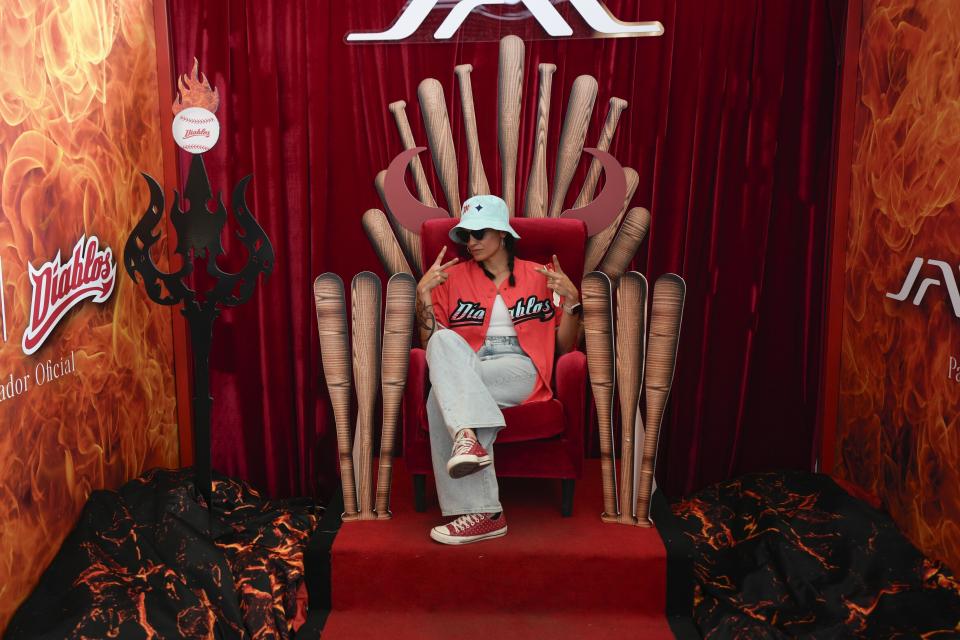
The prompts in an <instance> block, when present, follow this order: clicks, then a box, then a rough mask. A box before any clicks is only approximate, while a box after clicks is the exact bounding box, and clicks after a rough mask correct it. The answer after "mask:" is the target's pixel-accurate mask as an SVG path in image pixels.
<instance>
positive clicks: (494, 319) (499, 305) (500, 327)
mask: <svg viewBox="0 0 960 640" xmlns="http://www.w3.org/2000/svg"><path fill="white" fill-rule="evenodd" d="M487 335H488V336H514V337H515V336H516V335H517V330H516V329H514V328H513V318H511V317H510V312H509V311H508V310H507V304H506V303H505V302H504V301H503V298H502V297H501V296H500V294H497V299H496V300H494V301H493V310H492V311H491V312H490V326H489V327H488V328H487Z"/></svg>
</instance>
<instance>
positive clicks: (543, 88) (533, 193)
mask: <svg viewBox="0 0 960 640" xmlns="http://www.w3.org/2000/svg"><path fill="white" fill-rule="evenodd" d="M539 69H540V98H539V100H538V101H537V137H536V140H534V143H533V159H532V160H531V161H530V178H529V179H528V180H527V196H526V203H525V205H524V215H526V217H528V218H543V217H546V215H547V198H548V197H549V194H548V188H549V187H548V185H547V133H548V131H549V128H550V98H551V91H552V89H553V74H554V73H555V72H556V70H557V65H555V64H541V65H540V66H539Z"/></svg>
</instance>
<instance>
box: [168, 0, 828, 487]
mask: <svg viewBox="0 0 960 640" xmlns="http://www.w3.org/2000/svg"><path fill="white" fill-rule="evenodd" d="M834 4H836V3H828V2H827V1H826V0H823V1H814V2H811V1H810V0H783V1H781V2H764V1H763V0H752V1H751V0H736V1H733V0H731V1H727V2H720V1H714V2H699V1H694V0H689V1H684V0H639V1H637V0H632V1H628V0H607V1H606V5H607V6H608V7H609V8H610V10H611V11H612V12H613V14H614V15H616V16H617V17H619V18H620V19H622V20H624V21H641V20H660V21H661V22H662V23H663V25H664V27H665V29H666V33H665V35H664V36H663V37H661V38H642V39H631V38H621V39H608V40H572V41H558V40H544V41H533V42H528V43H527V49H526V52H527V55H526V65H525V69H526V71H525V73H526V78H525V85H524V86H525V94H524V97H523V108H524V111H523V121H522V127H521V145H520V148H521V156H520V163H519V167H520V171H519V177H518V182H517V184H518V185H525V184H526V176H527V170H528V166H529V161H530V156H531V150H532V140H533V134H534V123H535V117H536V115H535V113H536V109H535V107H534V105H535V101H536V68H537V64H538V63H539V62H553V63H556V64H557V65H558V70H557V74H556V76H555V78H554V94H553V107H552V111H551V123H550V132H551V135H550V138H551V145H550V147H549V151H548V152H549V156H548V157H549V158H553V154H554V152H555V150H556V143H557V139H558V137H559V132H560V127H561V117H562V114H563V112H564V111H565V110H566V101H567V96H568V95H569V90H570V86H571V84H572V82H573V80H574V78H575V77H576V76H578V75H580V74H585V73H587V74H591V75H594V76H595V77H596V78H597V79H598V81H599V85H600V92H599V97H598V101H597V109H596V111H595V113H594V116H593V121H592V123H591V128H590V133H589V134H588V139H587V143H588V144H593V143H594V142H595V141H596V139H597V136H598V133H599V130H600V127H601V126H602V122H603V118H604V116H605V112H606V102H607V100H608V99H609V98H610V97H613V96H617V97H621V98H624V99H626V100H627V101H629V103H630V106H629V108H628V109H627V111H626V112H625V113H624V115H623V117H622V119H621V121H620V127H619V130H618V132H617V135H616V138H615V140H614V144H613V146H612V152H613V153H614V154H615V155H616V157H617V158H618V159H619V160H620V162H621V163H622V164H623V165H624V166H630V167H633V168H635V169H636V170H637V171H638V173H639V175H640V186H639V188H638V189H637V194H636V196H635V198H634V200H633V203H634V205H642V206H645V207H647V208H649V209H650V211H651V213H652V216H653V223H652V226H651V229H650V234H649V236H648V238H647V240H646V241H645V243H644V245H643V246H642V247H641V250H640V253H639V254H638V257H637V261H636V264H635V268H636V269H638V270H640V271H641V272H643V273H645V274H646V275H647V277H648V279H649V280H650V281H651V283H652V282H653V281H654V280H655V279H656V278H657V277H658V276H660V275H661V274H663V273H665V272H669V271H672V272H676V273H679V274H681V275H682V276H683V277H684V278H685V279H686V281H687V284H688V297H687V306H686V310H685V314H684V322H683V331H682V336H681V342H680V352H679V359H678V363H677V369H676V378H675V381H674V385H673V392H672V394H671V398H670V407H669V409H668V413H667V416H666V421H665V424H664V429H663V435H662V438H661V443H660V446H661V450H660V456H659V464H658V469H657V475H658V479H659V483H660V485H661V486H663V487H664V488H665V489H666V490H667V491H668V492H669V493H670V494H672V495H678V494H681V493H686V492H689V491H691V490H693V489H696V488H698V487H701V486H703V485H705V484H708V483H710V482H713V481H717V480H720V479H723V478H727V477H730V476H732V475H737V474H740V473H743V472H746V471H751V470H761V469H771V468H808V467H809V464H810V459H811V451H812V450H813V438H814V421H815V418H816V408H817V402H818V393H817V392H818V386H819V379H820V371H819V367H820V341H821V331H822V326H823V322H822V315H823V309H822V307H823V301H824V291H823V276H824V262H825V259H826V255H827V254H826V251H825V239H826V237H827V233H828V222H829V221H828V206H827V204H828V202H827V194H828V191H829V171H830V149H831V128H832V119H833V118H832V111H833V92H834V77H835V66H836V57H837V46H838V43H837V42H836V36H835V35H834V29H835V28H839V24H837V21H836V15H834V16H833V17H831V11H832V12H833V14H836V13H837V12H836V7H831V6H828V5H834ZM403 5H404V1H403V0H380V1H378V2H369V1H367V0H341V1H339V2H330V1H329V0H236V1H231V2H193V1H189V2H188V1H187V0H171V1H170V15H171V20H172V33H173V44H174V47H173V50H174V55H175V68H176V71H177V73H185V72H188V71H189V70H190V68H191V67H192V61H193V58H194V56H196V57H197V58H198V59H199V61H200V68H201V70H203V71H205V72H206V73H207V74H208V75H209V77H210V79H211V82H212V83H213V84H214V86H216V87H217V88H219V90H220V92H221V95H222V103H221V106H220V110H219V114H218V115H219V116H220V119H221V123H222V127H223V130H222V133H221V141H220V143H219V145H218V146H217V147H216V148H215V149H214V150H212V151H211V152H209V153H207V154H206V160H207V166H208V169H209V172H210V177H211V181H212V183H213V186H214V188H215V189H222V190H224V191H225V192H226V193H227V194H229V190H230V189H232V187H233V185H234V184H235V183H236V181H237V180H239V179H240V178H241V177H242V176H244V175H246V174H247V173H253V174H254V180H253V183H252V187H251V194H250V195H251V197H250V198H249V202H250V203H251V205H252V209H253V211H254V214H255V215H256V216H257V217H258V219H259V220H260V221H261V222H262V223H263V225H264V228H265V229H266V231H267V233H268V234H269V236H270V238H271V239H272V241H273V244H274V246H275V249H276V251H277V256H278V263H277V266H276V270H275V272H274V275H273V276H272V277H271V279H270V280H269V281H268V282H266V283H265V284H262V285H261V286H260V288H259V290H258V292H257V294H256V296H255V297H254V298H253V300H252V301H251V302H250V303H249V304H248V305H247V306H246V307H243V308H239V309H235V310H231V311H227V312H225V313H224V314H223V315H222V317H221V319H220V321H219V324H218V326H217V329H216V336H215V346H214V353H213V356H212V370H213V390H214V391H213V392H214V396H215V408H214V425H213V433H214V441H213V448H214V466H215V467H216V468H217V469H219V470H221V471H223V472H226V473H228V474H232V475H235V476H239V477H241V478H245V479H247V480H250V481H252V482H253V483H254V484H256V485H258V486H260V487H262V488H263V489H265V490H266V491H268V492H269V493H270V494H273V495H288V494H311V493H316V492H318V491H319V492H321V493H322V492H324V491H325V490H329V489H330V488H331V487H332V486H333V484H334V482H335V474H336V467H335V464H336V463H335V455H334V452H335V440H334V438H333V431H334V430H333V424H332V418H331V416H330V413H329V407H328V400H327V397H326V393H325V390H324V386H323V380H322V370H321V366H320V359H319V356H320V354H319V347H318V340H317V335H316V320H315V316H314V310H313V303H312V296H311V284H312V281H313V279H314V278H315V277H316V276H317V275H319V274H320V273H323V272H325V271H333V272H336V273H338V274H339V275H340V276H341V277H342V278H343V279H344V282H345V283H347V286H348V287H349V282H350V278H352V277H353V275H354V274H356V273H357V272H359V271H362V270H372V271H375V272H377V273H380V274H381V275H382V269H381V268H380V265H379V262H378V260H377V258H376V256H375V254H374V253H373V251H372V249H371V248H370V246H369V244H368V242H367V239H366V237H365V235H364V233H363V230H362V228H361V226H360V216H361V215H362V214H363V212H364V211H365V210H367V209H368V208H371V207H377V208H379V207H380V204H379V201H378V198H377V194H376V191H375V190H374V187H373V178H374V176H375V175H376V173H377V172H378V171H380V170H381V169H384V168H386V166H387V164H388V163H389V161H390V160H391V159H392V158H393V157H394V156H395V155H396V154H397V153H399V152H400V151H401V150H402V146H401V143H400V140H399V136H398V134H397V132H396V128H395V126H394V122H393V118H392V116H391V114H390V113H389V112H388V110H387V104H388V103H390V102H391V101H394V100H399V99H404V100H406V101H407V103H408V106H407V112H408V116H409V118H410V121H411V123H412V126H413V130H414V135H415V137H416V139H417V140H418V142H420V143H422V144H423V143H425V141H426V137H425V135H424V133H423V126H422V123H421V122H420V120H419V107H418V105H417V100H416V88H417V84H418V83H419V82H420V80H422V79H423V78H426V77H435V78H437V79H438V80H440V82H441V83H442V84H443V87H444V89H445V91H446V95H447V100H448V109H449V112H450V116H451V120H452V125H453V131H454V136H455V143H456V145H457V149H458V152H459V153H460V156H461V166H465V154H466V149H465V142H464V136H463V131H462V117H461V112H460V107H459V93H458V92H456V90H455V86H456V83H455V76H454V72H453V67H454V65H456V64H458V63H471V64H473V66H474V72H473V86H474V93H475V99H476V106H477V112H478V114H479V119H480V135H481V138H482V140H481V149H482V152H483V156H484V164H485V166H486V169H487V175H488V178H489V179H490V181H491V188H493V189H494V191H495V192H498V191H497V190H498V188H499V184H498V183H499V159H498V154H497V150H496V149H497V147H496V145H497V136H496V101H497V91H496V71H497V51H498V46H497V43H495V42H489V43H462V42H450V43H429V44H410V45H396V44H389V45H385V44H377V45H369V44H368V45H356V44H354V45H348V44H346V43H345V41H344V36H345V34H346V33H348V32H351V31H376V30H382V29H383V28H386V27H387V26H388V25H390V24H391V23H392V22H393V21H394V19H395V18H396V16H397V15H398V13H399V11H400V9H401V8H402V6H403ZM561 8H562V9H563V11H564V12H565V11H569V10H570V6H569V4H568V3H563V4H562V5H561ZM586 165H587V163H586V162H582V163H581V168H580V172H581V173H580V176H582V174H583V172H584V170H585V167H586ZM550 173H551V175H552V169H551V171H550ZM465 174H466V171H461V173H460V177H461V181H463V180H465V177H466V176H465ZM579 184H580V180H579V177H578V178H575V181H574V188H572V189H571V190H570V194H569V199H571V200H572V199H573V198H574V197H575V196H576V194H577V193H578V191H579V187H578V185H579ZM170 186H172V185H168V187H170ZM434 186H435V188H434V193H435V194H436V195H437V196H438V198H441V197H442V193H441V191H440V189H438V188H436V183H434ZM464 191H465V189H462V190H461V192H464ZM518 199H519V198H518ZM519 200H520V201H521V202H522V199H519ZM227 245H228V251H229V249H230V248H233V249H234V250H236V249H237V248H238V247H236V245H235V244H234V245H231V243H230V242H227ZM231 259H234V260H235V259H236V258H231ZM241 259H242V256H241ZM227 262H228V263H229V262H230V259H228V260H227ZM228 266H229V264H228Z"/></svg>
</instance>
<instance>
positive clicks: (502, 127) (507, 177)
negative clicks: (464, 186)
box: [497, 36, 524, 216]
mask: <svg viewBox="0 0 960 640" xmlns="http://www.w3.org/2000/svg"><path fill="white" fill-rule="evenodd" d="M523 57H524V46H523V40H521V39H520V38H518V37H517V36H507V37H505V38H503V39H502V40H500V68H499V72H498V75H497V122H498V125H497V133H498V140H499V143H500V163H501V169H502V172H501V175H502V180H501V183H500V190H501V191H502V192H503V199H504V201H505V202H506V203H507V209H508V210H509V211H510V215H511V216H515V215H516V214H517V209H516V187H517V184H516V183H517V147H518V145H519V144H520V103H521V100H522V98H523Z"/></svg>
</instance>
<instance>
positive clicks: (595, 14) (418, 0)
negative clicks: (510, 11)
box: [347, 0, 663, 42]
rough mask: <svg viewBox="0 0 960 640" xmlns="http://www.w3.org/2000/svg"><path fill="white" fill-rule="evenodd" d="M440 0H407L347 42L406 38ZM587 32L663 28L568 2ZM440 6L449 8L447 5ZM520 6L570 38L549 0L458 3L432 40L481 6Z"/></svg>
mask: <svg viewBox="0 0 960 640" xmlns="http://www.w3.org/2000/svg"><path fill="white" fill-rule="evenodd" d="M441 2H442V0H411V2H410V3H409V4H408V6H407V7H406V9H405V10H404V11H403V13H401V14H400V17H399V18H397V21H396V22H395V23H394V24H393V26H392V27H390V28H389V29H387V30H386V31H380V32H377V33H349V34H347V41H348V42H371V41H388V42H389V41H396V40H403V39H405V38H409V37H410V36H411V35H413V34H414V33H415V32H416V31H417V29H418V28H419V27H420V25H422V24H423V22H424V21H425V20H426V19H427V16H428V15H430V12H431V11H433V10H434V8H435V7H436V6H437V5H438V4H441ZM569 2H570V4H571V5H573V8H574V9H575V10H576V11H577V12H578V13H579V14H580V15H581V16H582V17H583V19H584V21H585V22H586V23H587V24H588V25H589V26H590V28H591V29H593V30H594V31H596V32H597V33H598V34H602V35H604V36H608V37H614V36H621V37H622V36H634V37H638V36H660V35H663V25H662V24H660V23H659V22H656V21H654V22H620V21H619V20H617V19H616V18H615V17H614V16H613V15H611V13H610V11H609V10H608V9H607V8H606V7H605V6H603V5H602V4H600V2H599V0H569ZM443 4H446V5H449V4H450V3H449V2H444V3H443ZM517 4H522V5H523V6H525V7H526V8H527V10H528V11H530V14H531V15H532V16H533V17H534V18H536V19H537V22H539V23H540V25H541V26H542V27H543V28H544V30H545V31H546V32H547V33H548V34H550V35H551V36H553V37H555V38H561V37H565V36H570V35H573V29H571V28H570V25H569V24H568V23H567V21H566V20H564V19H563V16H561V15H560V12H558V11H557V10H556V8H554V6H553V4H552V3H551V2H550V0H459V1H458V2H456V3H455V4H454V5H453V9H452V10H451V11H450V13H449V15H447V17H446V19H445V20H444V21H443V23H442V24H441V25H440V27H439V28H438V29H437V31H436V32H435V33H434V34H433V37H434V39H436V40H449V39H450V38H451V37H453V34H454V33H456V31H457V29H459V28H460V25H462V24H463V22H464V20H466V19H467V16H468V15H470V12H471V11H473V10H474V9H476V8H478V7H482V6H484V5H488V6H489V5H517Z"/></svg>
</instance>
